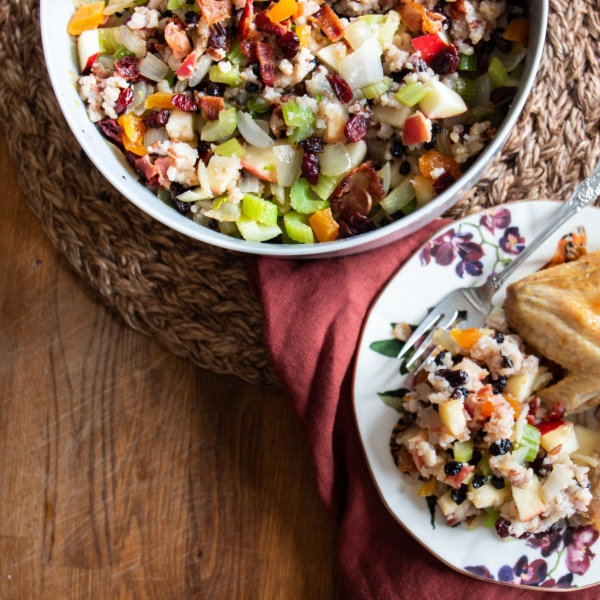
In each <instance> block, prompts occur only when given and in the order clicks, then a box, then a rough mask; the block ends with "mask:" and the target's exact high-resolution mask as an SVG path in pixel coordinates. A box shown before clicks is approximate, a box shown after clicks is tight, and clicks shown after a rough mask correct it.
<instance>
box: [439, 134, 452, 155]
mask: <svg viewBox="0 0 600 600" xmlns="http://www.w3.org/2000/svg"><path fill="white" fill-rule="evenodd" d="M437 142H438V147H439V149H440V152H441V153H442V154H443V155H444V156H452V149H451V144H452V142H451V141H450V132H449V131H448V130H447V129H442V131H440V133H439V134H438V135H437Z"/></svg>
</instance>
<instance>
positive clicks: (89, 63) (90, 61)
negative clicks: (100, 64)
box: [83, 52, 100, 73]
mask: <svg viewBox="0 0 600 600" xmlns="http://www.w3.org/2000/svg"><path fill="white" fill-rule="evenodd" d="M99 56H100V53H99V52H97V53H96V54H92V56H90V57H89V58H88V60H87V63H85V69H84V70H83V72H84V73H87V72H88V71H89V70H90V69H91V68H92V65H93V64H94V63H95V62H96V60H97V58H98V57H99Z"/></svg>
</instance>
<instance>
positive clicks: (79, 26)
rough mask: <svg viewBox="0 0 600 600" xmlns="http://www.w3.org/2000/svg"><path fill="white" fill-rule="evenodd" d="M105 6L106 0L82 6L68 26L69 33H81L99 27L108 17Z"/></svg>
mask: <svg viewBox="0 0 600 600" xmlns="http://www.w3.org/2000/svg"><path fill="white" fill-rule="evenodd" d="M104 6H105V4H104V1H102V2H92V3H91V4H83V5H82V6H80V7H79V8H78V9H77V11H76V12H75V14H74V15H73V17H72V18H71V21H70V22H69V25H68V26H67V31H68V33H69V35H81V34H82V33H83V32H84V31H89V30H90V29H98V27H100V25H102V23H104V21H105V19H106V15H105V14H104Z"/></svg>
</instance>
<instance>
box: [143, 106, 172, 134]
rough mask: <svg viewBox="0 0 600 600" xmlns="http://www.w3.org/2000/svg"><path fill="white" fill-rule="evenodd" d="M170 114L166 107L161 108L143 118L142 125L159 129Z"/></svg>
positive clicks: (165, 122)
mask: <svg viewBox="0 0 600 600" xmlns="http://www.w3.org/2000/svg"><path fill="white" fill-rule="evenodd" d="M170 116H171V113H170V112H169V111H168V110H167V109H166V108H161V109H160V110H157V111H155V112H153V113H152V114H150V115H148V116H147V117H146V118H145V119H144V125H145V126H146V127H150V129H160V128H161V127H164V126H165V125H166V124H167V122H168V120H169V117H170Z"/></svg>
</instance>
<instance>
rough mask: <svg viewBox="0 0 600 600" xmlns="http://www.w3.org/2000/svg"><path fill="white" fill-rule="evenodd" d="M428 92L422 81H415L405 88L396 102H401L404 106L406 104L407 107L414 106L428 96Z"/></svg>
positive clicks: (398, 95) (397, 96)
mask: <svg viewBox="0 0 600 600" xmlns="http://www.w3.org/2000/svg"><path fill="white" fill-rule="evenodd" d="M428 91H429V90H427V88H426V87H425V86H424V85H423V84H422V83H421V82H420V81H413V82H412V83H409V84H408V85H407V86H406V87H403V88H402V89H401V90H400V91H399V92H398V93H397V94H396V96H395V97H396V100H399V101H400V102H402V104H406V106H414V105H415V104H417V102H421V100H423V98H425V96H427V93H428Z"/></svg>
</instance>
